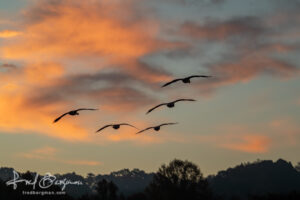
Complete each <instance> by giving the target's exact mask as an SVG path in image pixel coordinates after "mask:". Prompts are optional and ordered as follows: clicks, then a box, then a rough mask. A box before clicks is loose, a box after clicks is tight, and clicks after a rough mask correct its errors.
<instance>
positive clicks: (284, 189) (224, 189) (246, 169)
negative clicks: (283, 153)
mask: <svg viewBox="0 0 300 200" xmlns="http://www.w3.org/2000/svg"><path fill="white" fill-rule="evenodd" d="M296 169H298V168H297V167H295V168H294V167H293V166H292V165H291V163H288V162H286V161H284V160H281V159H280V160H278V161H277V162H275V163H273V162H272V161H257V162H255V163H245V164H241V165H239V166H237V167H235V168H229V169H228V170H226V171H220V172H219V173H218V174H217V175H216V176H209V177H207V178H205V177H203V174H202V173H201V171H200V169H199V167H198V166H197V165H195V164H194V163H192V162H189V161H182V160H177V159H175V160H173V161H171V162H170V163H169V164H168V165H162V166H161V167H160V168H159V169H158V171H157V173H155V174H154V175H153V178H152V181H151V182H150V184H149V185H148V186H147V187H146V188H145V189H144V190H142V191H140V192H137V193H134V194H130V195H126V196H125V195H124V194H123V193H122V192H121V191H119V188H118V187H117V185H116V184H115V183H114V182H113V181H110V180H106V179H102V180H100V181H98V182H97V183H96V185H95V186H94V188H93V189H94V192H92V193H89V194H86V195H84V196H81V197H79V198H74V197H71V196H69V195H68V194H65V195H43V196H42V195H24V194H23V193H22V192H23V191H30V190H32V186H28V185H26V184H18V188H17V190H13V189H12V187H11V186H6V184H5V183H4V181H1V182H0V199H1V200H2V199H5V200H6V199H18V200H27V199H28V200H29V199H39V200H47V199H65V200H73V199H74V200H75V199H78V200H185V199H187V200H223V199H224V200H229V199H230V200H239V199H241V200H244V199H247V200H277V199H278V200H279V199H280V200H285V199H286V200H299V199H300V173H299V172H298V171H297V170H296ZM21 177H22V178H24V179H27V180H32V179H33V174H32V173H30V172H27V173H25V174H22V175H21ZM78 187H80V186H78ZM35 191H53V192H59V191H61V189H60V188H59V187H57V186H52V187H51V188H47V189H42V188H39V187H38V188H36V189H35Z"/></svg>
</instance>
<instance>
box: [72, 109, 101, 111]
mask: <svg viewBox="0 0 300 200" xmlns="http://www.w3.org/2000/svg"><path fill="white" fill-rule="evenodd" d="M81 110H98V109H95V108H79V109H77V110H76V111H81Z"/></svg>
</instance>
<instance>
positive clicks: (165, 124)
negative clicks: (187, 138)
mask: <svg viewBox="0 0 300 200" xmlns="http://www.w3.org/2000/svg"><path fill="white" fill-rule="evenodd" d="M174 124H178V122H175V123H164V124H161V125H159V126H167V125H174Z"/></svg>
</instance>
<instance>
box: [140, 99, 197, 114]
mask: <svg viewBox="0 0 300 200" xmlns="http://www.w3.org/2000/svg"><path fill="white" fill-rule="evenodd" d="M179 101H196V100H194V99H178V100H176V101H172V102H169V103H162V104H159V105H157V106H155V107H153V108H151V109H150V110H148V112H147V113H146V114H148V113H150V112H152V111H153V110H155V109H156V108H158V107H160V106H167V107H168V108H173V107H175V103H177V102H179Z"/></svg>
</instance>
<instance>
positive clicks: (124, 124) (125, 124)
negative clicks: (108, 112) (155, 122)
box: [119, 123, 138, 129]
mask: <svg viewBox="0 0 300 200" xmlns="http://www.w3.org/2000/svg"><path fill="white" fill-rule="evenodd" d="M119 125H120V126H131V127H133V128H136V129H138V128H137V127H135V126H133V125H131V124H127V123H123V124H119Z"/></svg>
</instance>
